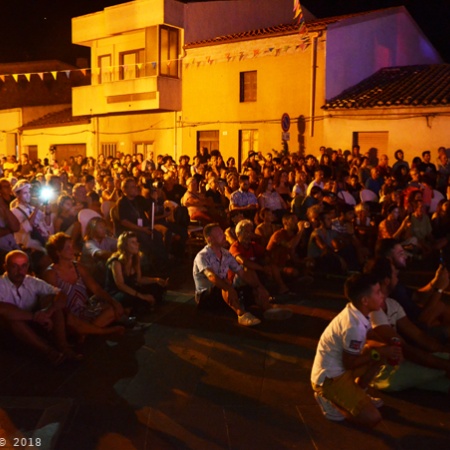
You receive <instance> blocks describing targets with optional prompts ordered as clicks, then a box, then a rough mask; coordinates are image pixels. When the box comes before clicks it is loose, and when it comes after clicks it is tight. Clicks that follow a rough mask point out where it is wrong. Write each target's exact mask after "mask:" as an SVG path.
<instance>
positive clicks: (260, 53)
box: [0, 2, 310, 83]
mask: <svg viewBox="0 0 450 450" xmlns="http://www.w3.org/2000/svg"><path fill="white" fill-rule="evenodd" d="M298 5H300V3H299V2H298ZM295 17H296V18H297V17H303V14H302V13H301V14H300V15H299V16H297V15H296V16H295ZM299 30H300V35H301V36H302V37H301V42H300V44H296V45H283V46H282V47H278V48H277V47H268V48H265V49H264V48H256V49H251V50H248V51H246V52H244V51H239V52H237V53H236V54H232V53H230V52H227V53H225V54H224V56H223V57H222V58H220V57H214V58H213V57H212V56H211V55H209V56H205V57H204V58H202V59H201V60H198V59H197V58H192V59H189V58H186V57H183V58H180V59H172V60H167V61H164V62H163V64H165V65H166V66H167V67H168V68H170V66H171V65H172V64H174V63H176V62H181V61H182V60H183V67H184V68H185V69H189V68H191V67H200V66H201V65H213V64H216V63H219V62H234V61H243V60H246V59H251V58H259V57H265V56H272V57H277V56H280V55H281V54H282V52H284V53H292V52H297V51H300V50H301V51H305V50H306V48H307V47H308V46H309V45H310V42H309V36H308V30H307V28H306V25H305V23H304V19H303V23H302V24H301V25H300V28H299ZM146 66H147V67H151V69H152V70H153V71H155V70H156V68H157V66H158V63H157V62H156V61H152V62H147V63H137V64H126V65H125V64H124V65H119V66H106V67H102V68H100V67H93V68H92V69H91V68H85V69H70V70H67V69H66V70H59V71H58V70H53V71H48V72H26V73H12V74H11V73H8V74H0V82H2V83H5V82H6V81H7V77H12V78H13V79H14V81H15V82H16V83H17V82H18V81H19V79H20V77H23V78H24V79H25V80H27V81H28V82H30V81H31V79H32V75H37V76H38V77H39V79H40V80H41V81H44V77H45V75H50V76H51V77H52V78H53V79H54V80H57V78H58V74H60V73H63V74H65V75H66V77H67V78H68V79H70V77H71V75H72V74H73V73H74V72H80V73H81V74H82V75H83V76H87V75H88V74H89V73H90V74H92V75H94V76H96V77H100V76H101V75H102V74H104V75H107V76H109V77H111V76H112V75H113V74H114V73H118V72H119V71H124V72H126V73H128V74H129V73H131V72H132V71H133V70H136V69H137V70H139V71H141V70H142V69H144V67H146Z"/></svg>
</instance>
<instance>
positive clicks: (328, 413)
mask: <svg viewBox="0 0 450 450" xmlns="http://www.w3.org/2000/svg"><path fill="white" fill-rule="evenodd" d="M314 397H315V399H316V402H317V403H318V404H319V406H320V409H321V410H322V414H323V415H324V416H325V418H326V419H328V420H333V421H335V422H340V421H342V420H345V416H344V414H342V413H341V412H340V411H339V410H338V409H337V408H336V406H335V405H334V403H333V402H331V401H330V400H328V399H327V398H325V397H324V396H323V395H321V394H319V393H318V392H314Z"/></svg>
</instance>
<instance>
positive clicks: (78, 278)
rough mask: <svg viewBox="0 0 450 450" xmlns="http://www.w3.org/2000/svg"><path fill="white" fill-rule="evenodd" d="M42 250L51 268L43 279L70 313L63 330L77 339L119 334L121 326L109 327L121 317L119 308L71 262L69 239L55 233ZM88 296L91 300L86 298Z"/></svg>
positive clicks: (84, 270)
mask: <svg viewBox="0 0 450 450" xmlns="http://www.w3.org/2000/svg"><path fill="white" fill-rule="evenodd" d="M46 247H47V251H48V254H49V256H50V258H51V260H52V261H53V264H51V265H50V266H49V267H48V269H47V270H46V271H45V272H44V275H43V278H44V280H45V281H47V283H49V284H51V285H53V286H55V287H57V288H58V289H60V290H61V292H63V293H64V294H65V297H66V309H67V312H68V313H70V314H69V315H68V318H67V326H68V327H69V328H70V329H71V330H73V331H74V332H75V333H76V334H78V335H80V337H81V338H84V336H85V335H87V334H111V333H117V332H119V333H121V332H123V327H121V326H111V327H110V326H109V325H111V324H112V323H113V322H116V321H118V320H119V319H121V318H122V317H123V315H124V311H123V308H122V306H121V305H120V303H118V302H117V301H115V300H114V299H113V298H112V297H111V296H110V295H109V294H108V293H107V292H106V291H105V290H104V289H103V288H102V287H101V286H100V284H98V283H97V282H96V281H95V279H94V278H93V277H92V276H91V275H90V274H89V271H88V270H87V269H86V268H85V267H83V265H82V264H79V263H78V262H76V261H75V253H74V249H73V243H72V239H71V237H70V236H69V235H67V234H65V233H62V232H59V233H56V234H54V235H52V236H51V237H50V238H49V240H48V242H47V245H46ZM91 294H92V295H93V296H95V297H90V295H91Z"/></svg>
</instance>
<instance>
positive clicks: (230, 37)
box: [184, 8, 395, 48]
mask: <svg viewBox="0 0 450 450" xmlns="http://www.w3.org/2000/svg"><path fill="white" fill-rule="evenodd" d="M389 9H395V8H386V9H385V10H389ZM383 11H384V10H383ZM373 12H374V11H364V12H359V13H353V14H345V15H342V16H335V17H327V18H323V19H314V20H308V21H307V22H306V25H307V27H308V31H319V30H323V29H326V27H327V26H328V25H331V24H333V23H336V22H340V21H341V20H344V19H349V18H351V17H357V16H363V15H367V14H371V13H373ZM298 29H299V25H298V24H297V23H291V24H282V25H276V26H272V27H267V28H260V29H257V30H249V31H243V32H241V33H233V34H227V35H225V36H217V37H215V38H212V39H205V40H203V41H197V42H188V43H186V44H185V46H184V47H185V48H195V47H203V46H206V45H214V44H223V43H225V42H234V41H244V40H250V39H255V38H265V37H273V36H279V35H289V34H295V33H298Z"/></svg>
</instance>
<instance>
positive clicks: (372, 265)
mask: <svg viewBox="0 0 450 450" xmlns="http://www.w3.org/2000/svg"><path fill="white" fill-rule="evenodd" d="M364 273H366V274H370V275H373V276H374V277H375V278H376V279H377V280H378V282H382V281H384V280H385V279H386V278H389V279H391V277H392V262H391V260H390V259H389V258H386V257H385V256H379V257H377V258H374V259H370V260H369V261H367V263H366V265H365V266H364Z"/></svg>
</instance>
